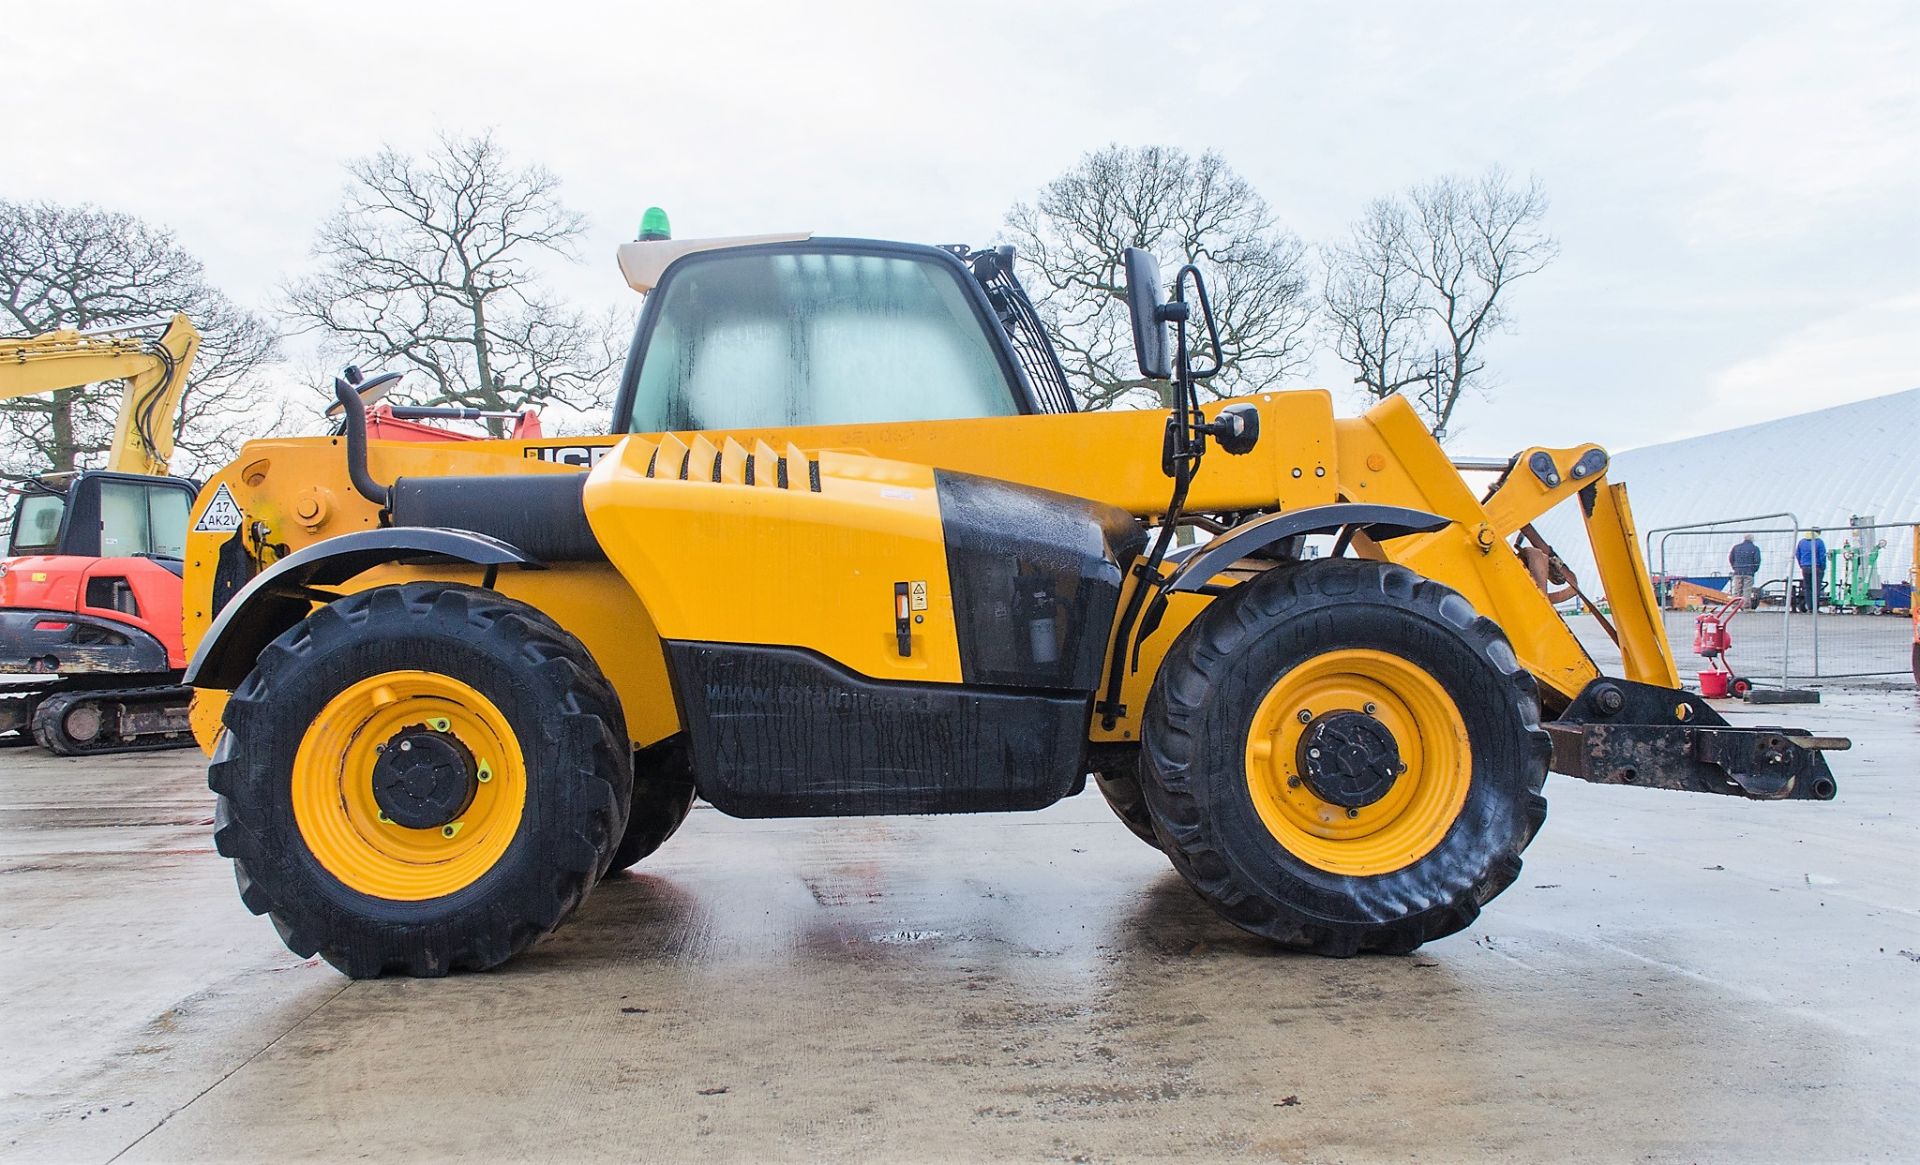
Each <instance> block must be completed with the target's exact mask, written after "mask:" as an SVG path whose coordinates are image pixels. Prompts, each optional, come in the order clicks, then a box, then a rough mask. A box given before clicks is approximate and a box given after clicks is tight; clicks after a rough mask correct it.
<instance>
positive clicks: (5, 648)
mask: <svg viewBox="0 0 1920 1165" xmlns="http://www.w3.org/2000/svg"><path fill="white" fill-rule="evenodd" d="M168 670H170V669H169V668H168V665H167V648H166V645H165V644H163V643H161V642H160V641H159V640H158V639H156V638H154V637H153V636H152V635H150V634H148V633H147V632H145V631H142V630H140V629H139V628H138V627H132V626H129V625H127V624H125V623H120V622H116V621H114V620H112V619H103V618H100V617H99V616H95V615H82V614H76V613H74V612H72V611H36V610H31V609H19V610H8V611H0V675H62V676H72V675H157V674H160V673H164V672H166V671H168Z"/></svg>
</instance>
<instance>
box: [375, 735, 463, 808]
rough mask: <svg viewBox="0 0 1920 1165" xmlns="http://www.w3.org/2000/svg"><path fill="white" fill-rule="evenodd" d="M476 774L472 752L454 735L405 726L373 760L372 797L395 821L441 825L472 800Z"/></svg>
mask: <svg viewBox="0 0 1920 1165" xmlns="http://www.w3.org/2000/svg"><path fill="white" fill-rule="evenodd" d="M476 775H477V771H476V768H475V766H474V763H473V754H472V753H471V752H469V751H467V748H466V746H465V745H463V744H461V743H460V741H459V740H457V739H455V738H454V737H453V736H450V735H448V734H447V733H444V732H435V731H433V730H432V729H430V728H427V727H425V726H422V725H416V726H413V727H409V728H403V729H401V730H400V731H399V732H396V733H394V734H393V736H392V737H391V738H390V739H389V740H388V741H387V742H386V744H385V745H383V746H382V747H381V750H380V757H379V759H378V760H376V761H374V762H373V799H374V802H375V803H376V804H378V805H379V806H380V812H381V813H383V814H385V815H386V817H387V819H388V820H389V821H392V822H393V823H394V824H395V825H400V826H404V827H405V828H407V829H438V828H440V827H441V826H443V825H446V824H447V823H449V822H451V821H452V820H454V819H455V818H457V817H459V816H460V815H461V814H462V813H465V812H466V811H467V806H469V805H471V804H472V803H473V793H474V788H475V777H476Z"/></svg>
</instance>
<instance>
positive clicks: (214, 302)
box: [0, 201, 278, 474]
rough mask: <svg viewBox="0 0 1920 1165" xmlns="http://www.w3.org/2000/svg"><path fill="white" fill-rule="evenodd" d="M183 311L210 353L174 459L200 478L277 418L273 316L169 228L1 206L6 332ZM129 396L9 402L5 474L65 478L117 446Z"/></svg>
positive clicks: (122, 217) (0, 441)
mask: <svg viewBox="0 0 1920 1165" xmlns="http://www.w3.org/2000/svg"><path fill="white" fill-rule="evenodd" d="M175 311H183V312H185V313H187V315H188V317H189V318H191V319H192V320H193V322H194V325H195V326H196V327H198V328H199V329H200V332H201V335H202V341H201V345H200V355H199V358H198V359H197V360H195V361H194V365H193V372H192V374H191V375H190V376H189V377H188V379H187V388H186V392H185V395H184V396H183V397H182V400H181V405H180V413H179V416H178V417H177V418H176V419H175V422H174V445H175V456H174V464H175V467H176V469H177V470H180V471H190V470H192V469H195V468H200V467H204V466H207V465H211V464H218V463H220V462H222V461H225V460H226V459H227V458H229V457H231V456H232V455H233V452H234V450H235V449H236V448H237V447H238V444H239V440H240V438H241V437H242V436H244V435H245V434H248V433H251V432H257V431H261V430H263V429H264V428H267V427H270V426H271V425H273V424H276V423H277V405H276V402H274V401H273V400H271V399H266V398H263V397H262V396H260V395H259V394H258V393H257V392H256V391H255V385H254V384H253V383H252V374H253V373H255V372H256V371H257V370H259V369H260V368H261V367H263V366H264V365H266V364H268V363H270V362H271V361H273V360H274V359H276V358H277V352H276V349H277V344H278V338H277V336H276V335H275V333H274V330H273V328H272V327H271V326H270V325H269V324H268V322H267V321H266V320H265V319H263V318H262V317H260V316H258V315H256V314H254V313H252V312H248V311H245V310H243V309H241V308H239V307H237V306H236V305H235V304H234V303H233V301H232V300H230V299H228V298H227V297H226V296H225V295H224V294H222V293H221V292H220V291H219V290H217V289H216V288H214V287H213V286H212V285H211V284H210V283H208V282H207V278H206V272H205V270H204V269H203V268H202V267H201V265H200V262H199V260H197V259H195V258H194V257H193V256H192V255H190V254H188V253H187V251H186V249H185V248H183V247H181V246H180V244H179V243H178V242H177V241H176V240H175V239H174V237H173V234H172V232H170V231H168V230H166V229H165V228H163V227H157V226H154V225H152V224H150V223H146V222H142V221H141V220H139V219H137V218H134V217H133V216H131V215H126V214H117V213H114V212H112V211H106V210H101V209H100V208H98V207H94V206H58V205H55V204H53V203H47V202H37V203H21V202H7V201H0V331H5V332H9V333H16V334H21V335H37V334H38V333H41V332H49V331H53V330H54V329H56V328H81V329H85V328H95V327H104V326H107V325H111V324H124V323H130V322H133V321H136V320H141V319H146V318H149V317H152V316H157V315H167V314H170V313H172V312H175ZM119 403H120V389H119V387H118V386H117V385H114V384H98V385H89V386H87V387H84V388H76V389H69V390H66V391H63V392H56V393H52V394H49V395H45V396H33V397H20V398H17V399H15V400H11V401H6V402H4V403H0V449H4V453H0V468H4V470H5V471H6V472H8V473H12V474H31V473H44V472H49V471H52V472H64V471H68V470H73V469H78V468H81V467H83V466H84V465H87V464H91V463H93V462H95V461H96V460H97V459H98V458H99V457H100V455H102V454H104V453H105V452H106V451H107V449H108V448H109V447H110V446H111V445H112V443H113V425H114V417H115V414H116V412H117V410H118V407H119Z"/></svg>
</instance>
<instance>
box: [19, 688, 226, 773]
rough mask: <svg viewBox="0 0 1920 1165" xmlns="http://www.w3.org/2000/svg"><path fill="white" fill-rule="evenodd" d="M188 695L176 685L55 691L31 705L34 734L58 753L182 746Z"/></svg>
mask: <svg viewBox="0 0 1920 1165" xmlns="http://www.w3.org/2000/svg"><path fill="white" fill-rule="evenodd" d="M192 700H193V689H192V688H189V687H184V686H182V685H180V684H162V685H156V686H153V687H146V688H106V689H101V690H98V691H67V692H56V693H54V694H53V695H51V696H48V697H47V698H46V699H44V700H42V701H41V702H40V706H39V707H38V708H35V709H34V710H33V739H34V741H35V742H36V743H38V744H39V745H40V747H42V748H44V749H46V750H47V751H48V752H50V753H53V754H54V755H56V756H98V755H102V754H105V753H113V752H153V751H157V750H159V749H165V748H185V747H187V746H189V745H191V744H193V729H192V726H191V725H190V724H189V723H188V720H187V711H188V708H189V706H190V705H191V703H192Z"/></svg>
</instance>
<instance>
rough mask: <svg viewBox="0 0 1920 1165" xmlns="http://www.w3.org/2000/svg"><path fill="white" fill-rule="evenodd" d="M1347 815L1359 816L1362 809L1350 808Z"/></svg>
mask: <svg viewBox="0 0 1920 1165" xmlns="http://www.w3.org/2000/svg"><path fill="white" fill-rule="evenodd" d="M1347 816H1348V817H1358V816H1360V811H1359V810H1358V809H1349V810H1347Z"/></svg>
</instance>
